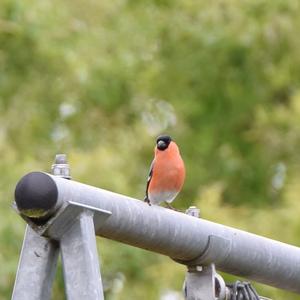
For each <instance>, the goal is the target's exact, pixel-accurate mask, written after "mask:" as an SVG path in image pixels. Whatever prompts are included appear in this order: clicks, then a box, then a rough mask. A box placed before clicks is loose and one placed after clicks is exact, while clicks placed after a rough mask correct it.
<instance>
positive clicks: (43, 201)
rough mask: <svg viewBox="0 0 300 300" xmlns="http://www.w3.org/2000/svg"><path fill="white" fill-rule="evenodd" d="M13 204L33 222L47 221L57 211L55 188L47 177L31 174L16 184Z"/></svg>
mask: <svg viewBox="0 0 300 300" xmlns="http://www.w3.org/2000/svg"><path fill="white" fill-rule="evenodd" d="M15 202H16V205H17V208H18V210H19V212H20V213H21V214H22V215H24V216H26V217H29V218H31V219H33V220H38V219H47V218H48V217H50V216H51V215H52V214H53V213H54V212H55V211H56V209H57V202H58V190H57V186H56V184H55V182H54V181H53V179H52V178H51V177H50V176H49V175H47V174H45V173H42V172H31V173H29V174H27V175H25V176H24V177H22V178H21V180H20V181H19V182H18V183H17V185H16V189H15Z"/></svg>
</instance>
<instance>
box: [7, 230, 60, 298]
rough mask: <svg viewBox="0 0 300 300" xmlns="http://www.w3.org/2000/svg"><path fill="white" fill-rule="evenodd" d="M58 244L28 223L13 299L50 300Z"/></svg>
mask: <svg viewBox="0 0 300 300" xmlns="http://www.w3.org/2000/svg"><path fill="white" fill-rule="evenodd" d="M58 253H59V250H58V244H57V242H55V241H52V240H50V239H48V238H45V237H42V236H40V235H38V234H37V233H36V232H35V231H34V230H33V229H31V228H30V226H28V225H27V227H26V232H25V235H24V242H23V246H22V251H21V256H20V261H19V266H18V271H17V276H16V280H15V285H14V289H13V294H12V300H41V299H43V300H48V299H50V297H51V287H52V282H53V279H54V275H55V270H56V264H57V257H58Z"/></svg>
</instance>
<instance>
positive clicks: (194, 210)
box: [185, 206, 200, 218]
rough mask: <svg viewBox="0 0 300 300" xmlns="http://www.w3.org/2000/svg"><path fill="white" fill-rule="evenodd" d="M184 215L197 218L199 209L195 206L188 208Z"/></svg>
mask: <svg viewBox="0 0 300 300" xmlns="http://www.w3.org/2000/svg"><path fill="white" fill-rule="evenodd" d="M185 213H186V214H187V215H189V216H192V217H196V218H199V217H200V209H199V208H197V207H196V206H190V207H189V208H188V209H187V210H186V211H185Z"/></svg>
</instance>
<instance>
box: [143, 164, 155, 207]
mask: <svg viewBox="0 0 300 300" xmlns="http://www.w3.org/2000/svg"><path fill="white" fill-rule="evenodd" d="M153 166H154V159H153V161H152V163H151V165H150V170H149V175H148V179H147V185H146V195H145V198H144V201H145V202H148V203H149V202H150V200H149V198H148V188H149V184H150V182H151V179H152V175H153Z"/></svg>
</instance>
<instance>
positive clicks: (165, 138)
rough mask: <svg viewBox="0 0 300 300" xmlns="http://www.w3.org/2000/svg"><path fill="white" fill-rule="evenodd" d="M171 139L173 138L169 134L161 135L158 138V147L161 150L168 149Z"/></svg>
mask: <svg viewBox="0 0 300 300" xmlns="http://www.w3.org/2000/svg"><path fill="white" fill-rule="evenodd" d="M171 141H172V138H171V137H170V136H169V135H160V136H159V137H157V139H156V146H157V149H159V150H161V151H164V150H166V149H167V148H168V147H169V145H170V143H171Z"/></svg>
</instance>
